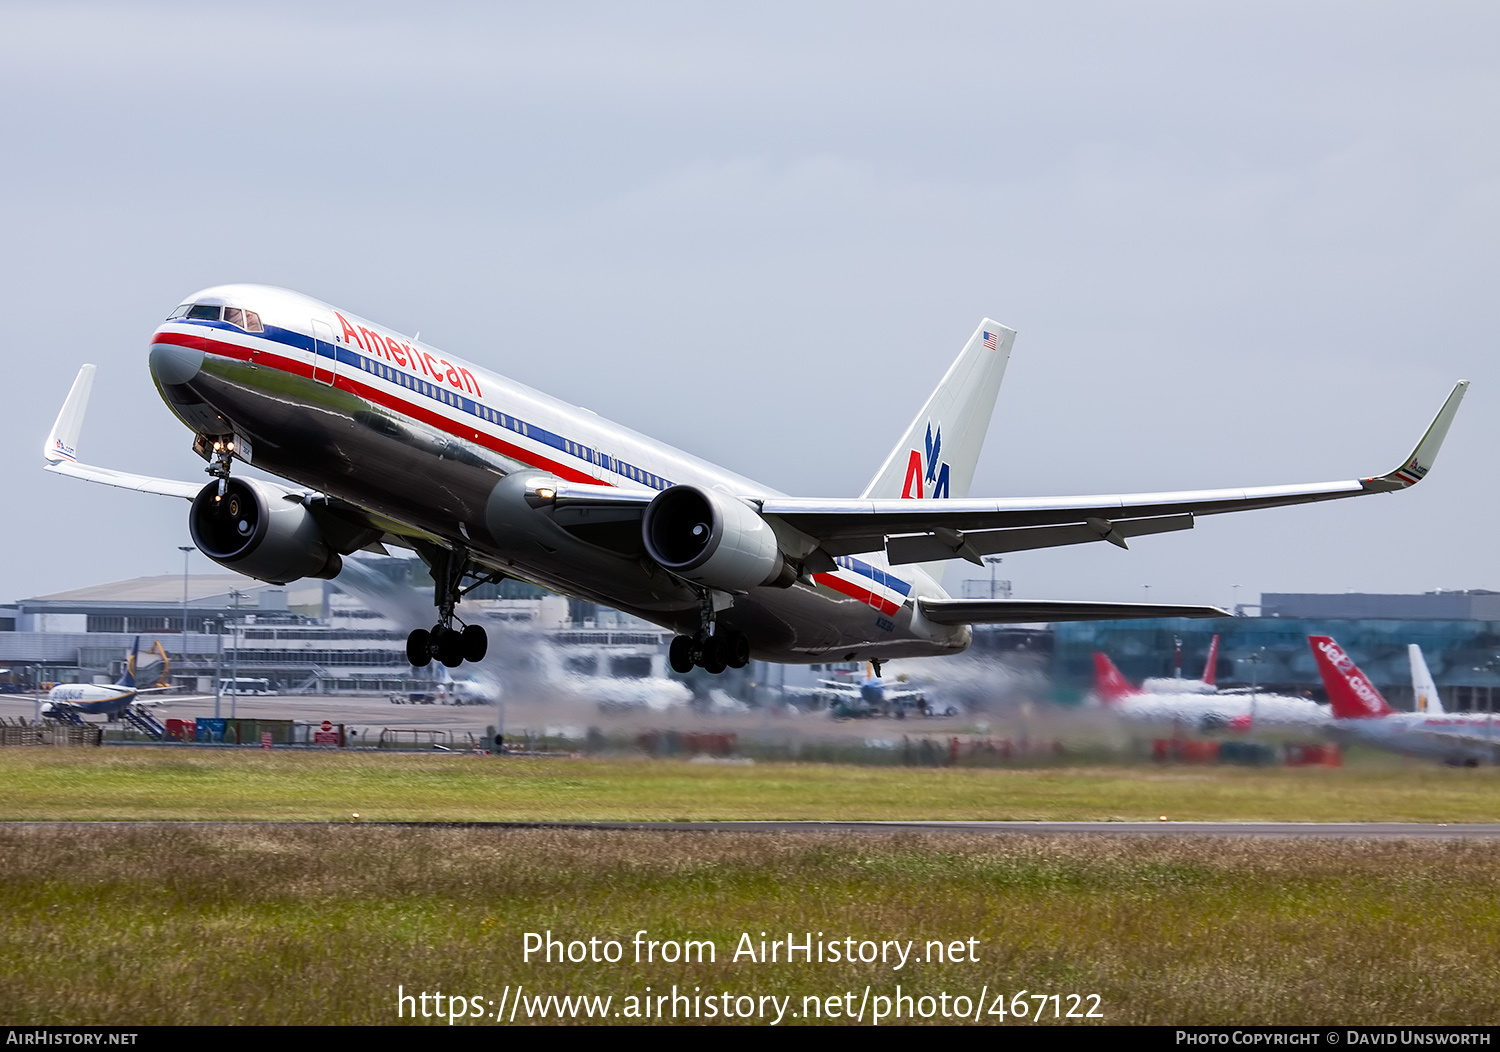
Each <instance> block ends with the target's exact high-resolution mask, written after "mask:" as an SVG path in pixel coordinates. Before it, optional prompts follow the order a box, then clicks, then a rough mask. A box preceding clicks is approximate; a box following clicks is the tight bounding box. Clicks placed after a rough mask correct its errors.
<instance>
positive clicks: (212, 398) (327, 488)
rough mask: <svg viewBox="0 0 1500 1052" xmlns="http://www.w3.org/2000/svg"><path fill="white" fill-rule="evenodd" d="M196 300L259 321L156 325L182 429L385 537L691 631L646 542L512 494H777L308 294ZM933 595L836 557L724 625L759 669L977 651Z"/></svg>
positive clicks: (233, 293)
mask: <svg viewBox="0 0 1500 1052" xmlns="http://www.w3.org/2000/svg"><path fill="white" fill-rule="evenodd" d="M192 302H196V303H221V304H225V305H230V304H232V305H233V306H234V307H235V308H236V309H237V310H239V311H242V312H253V317H254V319H255V324H254V325H250V324H240V325H237V324H233V323H231V322H230V321H227V320H199V319H194V318H192V317H177V318H173V319H172V320H169V321H168V322H167V323H166V324H164V325H162V326H161V327H160V328H158V330H157V331H156V334H155V336H154V337H153V341H152V355H151V364H152V372H153V375H154V377H155V379H156V381H157V385H158V388H159V390H160V391H161V393H162V396H163V398H164V399H165V400H166V401H167V403H168V405H169V406H171V408H172V409H173V411H174V412H175V413H176V414H177V415H178V417H179V418H180V419H181V420H182V421H183V422H184V423H185V424H187V425H188V426H189V427H190V428H192V429H193V430H194V431H195V432H197V433H198V434H200V435H229V434H233V435H237V436H239V441H238V448H237V454H238V455H240V456H241V457H242V458H243V459H246V460H248V461H250V462H251V463H253V464H254V465H256V466H257V467H261V468H264V469H265V470H267V471H269V472H271V473H273V474H275V475H279V476H281V477H283V478H287V479H290V480H292V481H293V482H296V483H298V484H300V485H303V486H307V487H310V488H312V489H315V490H317V491H319V492H320V493H325V494H329V495H331V496H333V497H335V498H339V499H341V500H344V501H347V502H349V504H350V505H353V506H357V507H358V508H361V509H367V510H368V511H369V513H370V514H371V515H372V517H373V518H374V520H375V521H376V522H377V523H386V524H389V532H388V536H389V537H400V536H407V535H412V534H415V535H418V536H424V535H425V536H428V537H431V538H433V539H434V540H435V541H436V542H437V543H439V544H445V545H447V544H452V545H462V546H464V548H465V549H466V550H468V551H470V552H472V554H473V557H474V558H475V559H476V560H478V561H480V562H481V563H483V564H484V565H485V566H487V567H490V568H492V569H495V570H499V571H502V572H504V573H506V574H510V575H512V576H516V577H519V578H522V579H524V580H529V581H532V582H534V583H536V584H539V585H542V586H544V587H547V588H550V589H553V590H554V591H558V592H561V593H563V594H567V595H572V596H576V597H579V598H584V599H589V600H592V601H596V602H600V603H603V604H606V605H608V606H611V607H614V608H616V609H621V610H625V611H627V612H630V613H633V614H636V615H637V616H640V617H643V618H646V619H648V620H651V621H654V622H656V623H657V624H661V625H663V626H666V627H669V628H672V629H674V630H676V631H679V632H690V631H692V630H693V628H694V627H696V625H697V624H698V619H699V616H700V609H701V603H700V596H699V593H698V592H697V591H695V590H694V589H692V588H690V587H687V586H686V585H685V584H684V582H682V581H681V580H679V579H676V578H673V577H672V576H671V575H669V574H666V573H664V572H663V571H662V570H661V568H660V567H657V566H654V565H648V564H649V560H647V559H643V558H642V557H641V555H640V554H639V553H638V552H636V551H634V550H633V549H632V543H635V544H638V543H639V541H638V538H636V539H635V540H634V541H632V538H631V537H629V536H627V535H625V534H623V533H622V534H619V535H609V534H608V533H607V525H606V527H605V531H606V532H599V533H585V532H583V531H581V530H578V529H572V530H570V529H569V528H567V527H566V526H565V525H561V524H558V523H554V522H553V520H551V519H550V518H548V519H543V518H542V517H541V516H527V515H521V516H515V515H514V513H513V512H510V511H506V510H500V511H497V510H496V509H497V507H499V504H498V502H499V500H500V498H501V497H502V496H504V495H505V494H506V492H507V491H506V489H505V487H506V484H507V483H506V480H507V479H512V478H513V477H516V476H518V475H524V474H526V473H545V474H546V475H548V476H551V477H555V478H557V479H560V480H562V481H564V482H571V483H583V484H592V485H599V486H610V487H619V488H621V489H634V490H638V491H644V492H651V491H662V490H665V489H667V488H669V487H671V486H674V485H679V484H684V483H686V484H691V485H693V486H696V487H698V488H700V489H704V490H712V491H717V492H719V493H722V494H725V495H727V496H730V497H733V498H739V499H743V500H751V501H753V500H755V499H757V498H767V497H774V496H777V495H778V494H777V491H775V490H773V489H771V488H769V487H767V486H764V485H761V484H759V483H756V482H754V481H752V480H750V479H747V478H744V477H743V476H740V475H737V474H735V473H733V472H730V471H726V470H725V469H723V468H721V467H718V466H716V465H714V464H710V463H708V462H707V461H704V460H701V459H699V458H697V457H694V456H691V455H690V454H687V453H684V452H683V451H681V450H678V449H675V448H673V447H671V446H668V445H666V444H664V443H661V442H657V441H654V440H652V439H650V438H647V437H646V436H644V435H641V434H639V433H638V432H635V431H633V430H631V429H629V428H626V427H623V426H621V425H619V424H615V423H612V422H611V421H608V420H606V419H604V418H602V417H600V416H598V415H596V414H594V413H592V412H590V411H588V410H584V409H581V408H579V407H578V406H575V405H571V404H569V403H567V402H564V401H562V400H560V399H557V398H553V397H551V396H549V395H545V394H542V393H541V392H539V391H536V390H533V389H532V388H529V387H527V386H525V385H523V384H519V383H516V382H515V381H513V380H509V379H507V378H505V377H503V376H500V375H499V374H496V373H494V372H491V371H490V370H488V369H485V368H483V367H482V366H479V365H476V364H474V363H471V362H466V361H463V360H461V359H458V358H456V357H455V356H453V355H451V354H445V353H443V352H441V351H439V350H437V349H436V348H434V347H431V346H429V345H427V344H422V343H419V342H417V341H415V340H412V339H410V338H407V337H404V336H401V335H399V334H397V333H395V332H392V331H391V330H389V329H387V328H384V327H382V326H379V325H376V324H374V323H372V322H370V321H368V320H366V319H363V318H360V317H358V316H356V315H354V314H351V313H350V312H347V311H342V310H338V309H335V308H333V307H331V306H329V305H327V304H325V303H321V302H319V301H317V300H314V299H311V298H309V297H306V296H302V295H299V294H297V293H293V292H288V291H286V290H282V289H273V288H267V287H264V286H254V285H234V286H222V287H219V288H215V289H209V290H206V291H205V292H203V293H199V294H197V295H196V296H194V297H193V300H192ZM226 314H227V312H226ZM247 316H248V315H247V314H239V315H236V317H238V318H240V319H242V320H243V319H244V318H246V317H247ZM257 326H258V329H257ZM556 353H566V348H558V349H557V350H556ZM512 488H514V487H512ZM507 515H511V516H512V517H511V518H507ZM523 518H524V519H525V521H524V522H521V521H519V519H523ZM636 532H637V534H638V533H639V530H638V529H637V531H636ZM601 538H604V539H601ZM919 595H920V596H928V597H943V596H944V595H945V593H944V592H943V590H942V589H941V587H940V586H939V585H938V584H937V583H936V582H935V581H934V580H933V579H932V578H931V577H930V576H929V575H928V574H926V573H925V572H923V571H922V570H921V569H920V568H918V567H916V566H911V565H909V566H901V567H899V568H896V569H893V568H891V567H890V566H889V565H888V564H887V562H886V560H885V557H884V555H883V554H873V555H869V556H864V557H861V558H852V557H843V558H840V559H838V560H837V566H836V567H835V568H834V569H832V570H831V571H829V572H818V573H816V574H811V575H810V576H809V578H808V579H804V580H800V581H798V582H797V583H796V584H793V585H792V586H791V587H771V586H761V587H754V588H750V589H748V590H747V591H744V592H742V593H740V594H735V595H732V596H731V595H715V596H714V603H715V606H716V607H718V608H719V609H718V611H717V617H718V620H719V622H720V623H721V624H723V625H727V626H728V627H730V628H733V629H738V630H740V631H744V632H745V633H746V634H747V635H748V636H749V637H750V638H751V639H753V640H755V652H754V656H755V657H758V658H762V659H766V660H779V661H809V660H814V659H816V658H818V657H820V656H824V655H829V654H837V655H838V656H839V657H840V659H843V660H854V659H864V658H889V657H915V656H925V655H937V654H951V653H956V652H958V651H961V650H963V649H964V648H965V647H967V645H968V643H969V640H970V632H969V629H968V628H967V627H965V626H942V625H936V624H933V623H931V622H929V621H927V620H926V619H925V618H923V617H922V616H921V614H920V612H919V611H918V610H917V609H916V605H915V603H914V600H915V598H916V597H917V596H919Z"/></svg>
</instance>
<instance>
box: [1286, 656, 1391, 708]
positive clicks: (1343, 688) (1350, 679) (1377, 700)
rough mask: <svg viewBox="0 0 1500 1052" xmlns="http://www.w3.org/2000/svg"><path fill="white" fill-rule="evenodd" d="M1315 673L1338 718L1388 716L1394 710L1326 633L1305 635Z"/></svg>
mask: <svg viewBox="0 0 1500 1052" xmlns="http://www.w3.org/2000/svg"><path fill="white" fill-rule="evenodd" d="M1307 642H1308V645H1309V646H1311V647H1312V652H1313V658H1314V659H1316V661H1317V662H1318V674H1319V675H1321V676H1322V677H1323V688H1324V689H1325V690H1327V691H1328V701H1329V702H1330V704H1332V705H1333V715H1334V716H1335V717H1336V718H1338V719H1341V720H1365V719H1372V718H1374V717H1377V716H1388V715H1390V714H1391V713H1392V712H1393V711H1395V710H1394V709H1392V708H1391V707H1390V706H1389V705H1387V704H1386V703H1385V698H1383V697H1381V694H1380V691H1378V690H1376V689H1375V684H1373V683H1371V682H1370V680H1369V677H1368V676H1366V675H1365V674H1364V673H1363V672H1361V671H1360V670H1359V666H1358V665H1356V664H1355V663H1354V662H1353V661H1352V660H1351V659H1350V657H1349V655H1348V654H1346V653H1344V648H1343V647H1341V646H1339V645H1338V644H1337V643H1335V642H1334V641H1333V640H1332V639H1331V638H1330V637H1328V636H1308V637H1307Z"/></svg>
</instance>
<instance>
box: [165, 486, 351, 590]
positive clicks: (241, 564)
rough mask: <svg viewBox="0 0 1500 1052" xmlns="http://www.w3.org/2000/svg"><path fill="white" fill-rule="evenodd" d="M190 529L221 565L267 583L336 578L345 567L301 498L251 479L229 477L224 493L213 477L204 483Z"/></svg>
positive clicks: (190, 515) (190, 518)
mask: <svg viewBox="0 0 1500 1052" xmlns="http://www.w3.org/2000/svg"><path fill="white" fill-rule="evenodd" d="M188 530H189V531H190V532H191V533H192V536H193V543H194V544H196V545H197V546H198V550H199V551H201V552H202V553H203V554H204V555H206V556H208V557H209V558H210V559H212V560H213V561H214V562H216V563H218V564H219V565H220V566H226V567H228V568H229V569H231V570H234V571H235V572H236V573H242V574H245V575H246V576H247V577H254V578H256V579H257V580H260V581H266V582H269V583H270V584H286V583H287V582H288V581H295V580H297V579H298V578H299V577H337V576H338V572H339V571H340V570H341V569H343V566H344V561H343V559H341V558H340V557H339V554H338V552H336V551H334V550H333V549H332V548H331V547H330V546H329V544H328V540H327V538H325V537H324V536H323V531H322V530H321V529H319V528H318V524H317V523H316V522H315V521H313V517H312V514H311V513H310V512H309V511H308V510H307V508H306V507H304V506H303V504H302V501H301V498H299V497H298V496H297V495H296V494H294V493H291V492H290V491H288V490H284V489H282V488H281V487H280V486H273V485H271V484H269V483H266V482H259V481H256V480H254V479H242V478H232V479H229V481H228V485H227V487H226V488H225V490H224V495H223V496H222V497H221V496H219V483H218V482H217V481H214V482H210V483H209V484H208V485H206V486H204V487H203V489H202V491H201V492H200V493H199V494H198V496H196V497H195V498H193V507H192V510H191V511H190V512H188Z"/></svg>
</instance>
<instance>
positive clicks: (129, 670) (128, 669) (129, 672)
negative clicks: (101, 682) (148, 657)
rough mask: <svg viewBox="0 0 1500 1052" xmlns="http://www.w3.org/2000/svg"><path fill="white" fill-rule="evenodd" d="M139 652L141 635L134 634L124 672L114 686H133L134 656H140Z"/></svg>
mask: <svg viewBox="0 0 1500 1052" xmlns="http://www.w3.org/2000/svg"><path fill="white" fill-rule="evenodd" d="M140 652H141V637H140V636H136V637H135V645H134V646H132V647H131V648H130V658H129V659H128V660H127V661H126V662H125V673H124V675H122V676H121V677H120V682H118V683H116V684H115V686H117V687H133V686H135V661H136V658H137V657H139V656H140Z"/></svg>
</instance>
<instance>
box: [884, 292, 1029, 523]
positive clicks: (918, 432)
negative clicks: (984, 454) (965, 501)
mask: <svg viewBox="0 0 1500 1052" xmlns="http://www.w3.org/2000/svg"><path fill="white" fill-rule="evenodd" d="M1015 339H1016V333H1015V330H1014V329H1008V328H1006V327H1005V326H1004V325H1001V324H999V323H998V322H994V321H991V320H990V319H989V318H986V319H984V321H982V322H980V323H979V328H977V329H975V330H974V335H973V336H971V337H969V342H968V343H966V344H965V345H964V349H963V350H962V351H960V352H959V355H958V357H957V358H956V359H955V360H954V362H953V364H952V365H951V366H949V368H948V372H947V373H946V374H945V375H944V376H943V379H942V381H941V382H940V383H939V384H938V386H937V390H935V391H933V392H932V395H931V397H929V398H928V399H927V402H926V404H925V405H923V406H922V409H921V412H919V413H917V416H916V419H914V420H913V421H912V422H911V426H910V427H908V428H907V429H906V433H905V434H904V435H902V436H901V441H899V442H897V443H896V448H894V449H892V450H891V452H890V455H889V456H888V457H886V459H885V463H883V464H881V466H880V470H879V471H877V472H875V477H874V478H872V479H871V480H870V484H869V485H868V486H866V487H865V491H864V493H862V494H861V497H863V498H866V499H875V498H883V497H923V498H926V497H967V496H968V495H969V485H970V484H971V483H972V482H973V481H974V468H975V466H976V465H977V464H978V463H979V451H980V449H981V448H982V447H983V446H984V436H985V432H987V431H988V430H989V426H990V417H991V416H993V415H994V412H995V397H996V395H998V394H999V392H1000V381H1001V380H1002V379H1004V377H1005V366H1006V363H1007V362H1009V361H1010V348H1011V344H1013V343H1014V342H1015Z"/></svg>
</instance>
